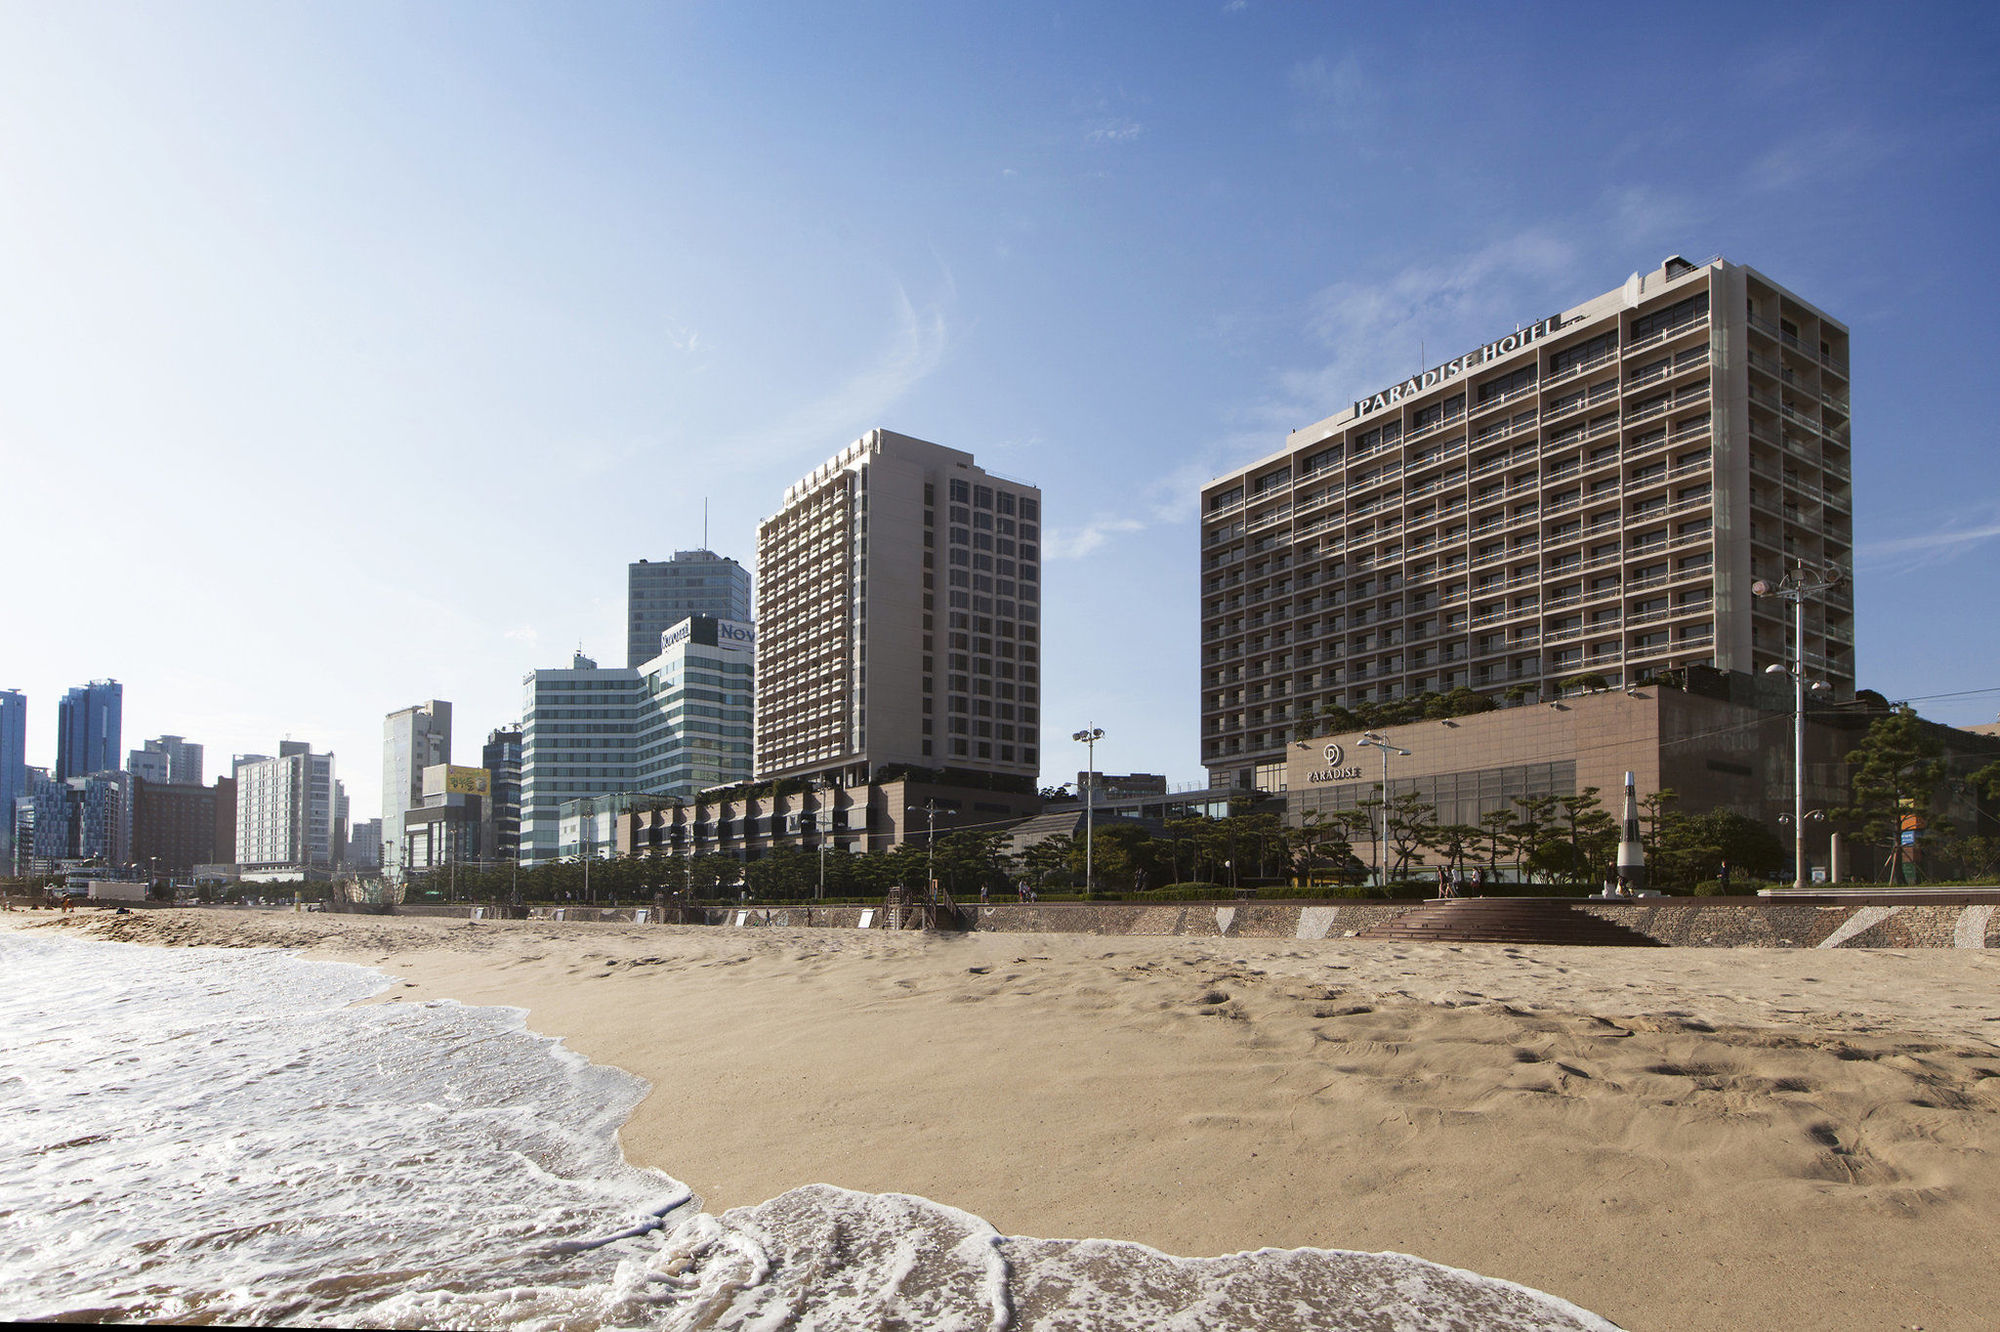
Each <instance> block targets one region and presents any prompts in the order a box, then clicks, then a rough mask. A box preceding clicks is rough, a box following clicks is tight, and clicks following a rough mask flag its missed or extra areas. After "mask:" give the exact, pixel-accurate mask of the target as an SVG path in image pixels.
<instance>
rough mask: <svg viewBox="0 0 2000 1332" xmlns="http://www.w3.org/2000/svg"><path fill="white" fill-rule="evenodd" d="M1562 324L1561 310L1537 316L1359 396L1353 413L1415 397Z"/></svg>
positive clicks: (1388, 405) (1365, 413) (1524, 344)
mask: <svg viewBox="0 0 2000 1332" xmlns="http://www.w3.org/2000/svg"><path fill="white" fill-rule="evenodd" d="M1562 326H1563V318H1562V316H1561V315H1559V314H1556V315H1550V316H1549V317H1548V318H1547V319H1538V320H1536V321H1535V322H1534V323H1532V324H1530V325H1528V326H1527V327H1526V328H1524V329H1522V330H1521V331H1520V332H1518V333H1509V334H1508V335H1507V336H1506V337H1504V338H1501V339H1499V340H1498V341H1495V342H1489V343H1487V344H1486V345H1485V346H1484V347H1481V348H1479V349H1478V350H1477V351H1469V352H1467V353H1466V354H1465V355H1463V356H1459V357H1455V358H1453V359H1452V360H1449V361H1446V362H1445V363H1444V364H1443V365H1440V366H1438V367H1436V368H1435V369H1431V370H1426V371H1424V372H1423V373H1422V374H1420V375H1412V376H1411V377H1410V378H1408V379H1406V380H1404V381H1403V382H1402V383H1400V384H1395V385H1392V386H1390V387H1389V388H1386V389H1383V390H1382V391H1381V392H1380V393H1377V394H1376V395H1375V396H1374V397H1372V398H1357V399H1356V400H1355V403H1354V414H1355V416H1357V417H1361V416H1366V415H1368V414H1369V413H1370V412H1379V411H1381V410H1382V409H1383V408H1384V407H1391V406H1394V405H1395V404H1396V403H1399V402H1401V401H1402V400H1403V399H1405V398H1414V397H1416V396H1417V395H1418V394H1419V393H1427V392H1429V391H1430V390H1431V389H1434V388H1436V387H1437V386H1438V385H1439V384H1442V383H1444V382H1445V381H1446V380H1447V379H1455V378H1457V377H1458V376H1459V375H1462V374H1464V373H1465V372H1466V371H1468V370H1473V369H1477V368H1478V367H1479V366H1482V365H1484V364H1486V363H1487V362H1488V361H1497V360H1499V359H1500V358H1501V357H1503V356H1506V355H1509V354H1510V353H1513V352H1517V351H1519V350H1521V348H1523V347H1525V346H1527V345H1528V344H1529V343H1531V342H1539V341H1540V340H1541V339H1543V338H1545V337H1547V336H1548V335H1549V334H1551V333H1553V332H1555V331H1556V330H1557V329H1559V328H1561V327H1562Z"/></svg>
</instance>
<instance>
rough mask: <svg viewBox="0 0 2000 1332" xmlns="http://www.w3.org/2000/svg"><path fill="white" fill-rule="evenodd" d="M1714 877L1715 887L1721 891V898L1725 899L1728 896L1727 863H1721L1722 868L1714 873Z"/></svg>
mask: <svg viewBox="0 0 2000 1332" xmlns="http://www.w3.org/2000/svg"><path fill="white" fill-rule="evenodd" d="M1715 877H1716V881H1717V882H1716V886H1717V887H1719V888H1721V889H1722V896H1724V897H1727V896H1729V862H1728V861H1726V860H1725V861H1723V862H1722V868H1721V869H1719V870H1717V871H1716V874H1715Z"/></svg>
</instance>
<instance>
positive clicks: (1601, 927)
mask: <svg viewBox="0 0 2000 1332" xmlns="http://www.w3.org/2000/svg"><path fill="white" fill-rule="evenodd" d="M1355 938H1357V939H1385V940H1395V941H1400V942H1404V943H1526V944H1571V945H1581V946H1589V947H1601V948H1660V947H1664V946H1665V945H1663V944H1661V943H1660V941H1659V940H1657V939H1653V938H1649V937H1647V936H1646V935H1643V934H1641V933H1639V932H1638V931H1637V930H1633V929H1628V928H1627V927H1625V926H1623V925H1620V924H1618V923H1617V922H1615V921H1610V920H1606V919H1604V918H1603V917H1602V916H1597V915H1593V914H1591V913H1590V912H1588V911H1579V910H1577V909H1576V908H1575V906H1574V905H1573V904H1572V903H1570V902H1568V901H1565V900H1562V899H1560V898H1555V899H1551V898H1519V897H1511V898H1510V897H1460V898H1447V899H1445V900H1444V901H1440V902H1432V903H1429V904H1427V905H1424V906H1421V907H1418V908H1417V909H1416V910H1414V911H1407V912H1404V913H1403V914H1402V915H1400V916H1397V917H1396V918H1394V919H1393V920H1387V921H1384V922H1382V923H1381V924H1379V925H1375V926H1372V927H1370V928H1368V929H1365V930H1362V931H1361V932H1360V933H1358V934H1357V935H1355Z"/></svg>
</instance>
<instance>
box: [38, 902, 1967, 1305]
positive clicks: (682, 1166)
mask: <svg viewBox="0 0 2000 1332" xmlns="http://www.w3.org/2000/svg"><path fill="white" fill-rule="evenodd" d="M36 919H37V917H36V916H35V915H32V914H21V915H12V916H5V917H0V924H4V925H9V926H16V927H19V926H24V925H27V924H29V923H30V922H31V921H36ZM51 919H52V917H50V916H48V915H46V914H43V915H41V916H40V917H39V920H40V922H47V921H49V920H51ZM59 927H60V928H74V929H84V930H88V931H90V932H92V933H94V934H97V935H99V936H100V937H108V938H121V939H128V940H131V941H134V942H143V943H156V944H220V945H226V946H238V947H257V946H275V947H295V948H300V949H302V950H304V951H306V952H308V953H310V954H313V955H316V956H324V957H331V958H338V959H341V960H345V961H352V962H358V963H362V964H365V965H369V966H374V967H379V968H380V969H382V970H384V971H385V972H388V973H390V974H392V975H394V976H397V977H399V978H400V980H401V982H402V983H401V984H400V985H399V986H398V987H397V988H395V989H394V990H392V991H390V992H389V993H388V994H387V995H385V996H384V997H383V1001H385V1002H398V1001H401V1002H409V1001H427V1000H434V999H445V998H449V999H455V1000H458V1001H460V1002H463V1003H469V1004H509V1005H514V1006H518V1007H521V1008H525V1009H527V1010H528V1014H529V1018H528V1021H529V1025H530V1026H531V1027H533V1028H534V1029H535V1030H537V1031H541V1032H545V1033H548V1034H550V1035H557V1036H561V1037H563V1038H564V1039H565V1040H566V1041H567V1042H568V1043H569V1044H570V1046H571V1047H572V1048H574V1049H576V1050H578V1051H579V1052H581V1053H583V1054H585V1055H587V1056H588V1057H589V1058H591V1059H593V1060H597V1061H599V1062H602V1063H608V1064H615V1065H617V1066H619V1067H622V1068H625V1069H628V1070H630V1071H632V1072H634V1073H637V1074H639V1075H640V1076H642V1077H645V1078H647V1079H648V1080H650V1081H651V1082H652V1083H653V1085H654V1088H655V1090H654V1092H653V1093H652V1094H651V1095H650V1096H649V1097H648V1098H647V1099H646V1101H645V1102H644V1103H643V1104H642V1105H641V1106H640V1108H639V1110H638V1111H637V1112H636V1113H635V1115H634V1116H633V1118H632V1121H631V1122H630V1123H629V1124H628V1125H627V1127H626V1129H625V1131H624V1135H623V1141H624V1146H625V1150H626V1154H627V1155H628V1156H629V1157H630V1158H631V1159H632V1160H634V1161H635V1162H637V1163H640V1164H643V1165H653V1166H658V1167H659V1168H661V1169H663V1170H665V1171H667V1172H668V1173H670V1174H672V1175H674V1176H676V1177H678V1178H680V1179H683V1180H685V1181H687V1183H688V1184H689V1185H691V1186H692V1187H693V1188H694V1189H695V1190H696V1191H697V1192H698V1193H700V1194H701V1195H702V1196H703V1198H704V1199H705V1200H706V1202H707V1205H708V1207H709V1208H710V1210H716V1211H719V1210H721V1209H723V1208H727V1207H734V1206H739V1205H745V1204H752V1203H758V1202H762V1201H764V1200H766V1199H769V1198H772V1197H774V1196H776V1195H777V1194H780V1193H783V1192H785V1191H786V1190H788V1189H791V1188H795V1187H797V1186H800V1185H803V1184H808V1183H813V1182H826V1183H832V1184H837V1185H841V1186H844V1187H848V1188H853V1189H859V1190H865V1191H869V1192H905V1193H916V1194H921V1195H923V1196H926V1197H930V1198H934V1199H937V1200H939V1201H941V1202H946V1203H949V1204H951V1205H953V1206H955V1207H960V1208H963V1209H965V1210H967V1211H970V1212H973V1213H976V1214H978V1215H980V1216H983V1217H985V1218H986V1219H988V1220H989V1221H991V1222H992V1223H993V1224H994V1225H995V1226H997V1227H998V1228H999V1229H1000V1230H1001V1231H1002V1232H1005V1233H1010V1234H1021V1235H1038V1236H1045V1237H1068V1236H1101V1237H1108V1238H1116V1239H1128V1240H1138V1241H1141V1242H1143V1243H1146V1244H1151V1245H1154V1246H1156V1247H1158V1248H1161V1249H1164V1250H1166V1251H1168V1252H1172V1253H1180V1254H1189V1255H1206V1254H1220V1253H1226V1252H1231V1251H1235V1250H1240V1249H1249V1248H1257V1247H1262V1246H1277V1247H1294V1246H1307V1245H1309V1246H1317V1247H1327V1248H1345V1249H1361V1250H1395V1251H1400V1252H1404V1253H1411V1254H1416V1255H1418V1256H1420V1257H1424V1258H1428V1259H1431V1260H1433V1261H1436V1262H1441V1263H1446V1264H1450V1265H1453V1266H1458V1267H1465V1268H1470V1269H1471V1270H1473V1271H1476V1272H1480V1273H1483V1274H1485V1275H1488V1276H1496V1277H1503V1278H1506V1279H1508V1280H1511V1281H1517V1282H1520V1283H1522V1284H1525V1285H1529V1286H1533V1287H1536V1288H1538V1289H1541V1290H1546V1291H1549V1292H1551V1293H1553V1294H1556V1295H1560V1296H1562V1297H1564V1298H1565V1299H1569V1300H1572V1301H1574V1302H1576V1303H1577V1304H1580V1305H1582V1306H1584V1307H1585V1308H1588V1309H1593V1310H1595V1311H1596V1312H1598V1313H1600V1314H1602V1315H1604V1316H1605V1317H1607V1318H1610V1319H1612V1320H1614V1321H1615V1322H1617V1323H1619V1324H1621V1325H1623V1326H1625V1327H1628V1328H1635V1329H1638V1328H1646V1329H1655V1328H1658V1329H1666V1328H1676V1329H1678V1328H1687V1329H1694V1328H1714V1329H1724V1328H1729V1329H1736V1328H1744V1327H1759V1328H1801V1329H1804V1328H1816V1329H1817V1328H1824V1329H1863V1328H1867V1329H1875V1328H1925V1329H1929V1330H1930V1332H1940V1330H1941V1329H1955V1328H1967V1329H1970V1328H1987V1327H1991V1326H1992V1325H1993V1313H1992V1310H1993V1309H1994V1307H1996V1305H2000V1272H1996V1270H1995V1267H1994V1264H1993V1263H1992V1260H1991V1255H1992V1254H1993V1253H1994V1252H1996V1251H2000V1156H1996V1154H1995V1152H1994V1148H1995V1146H1996V1145H2000V1135H1996V1133H1995V1123H1996V1121H1995V1112H1996V1110H2000V993H1996V981H2000V956H1995V955H1994V954H1991V953H1987V952H1984V951H1976V950H1964V951H1954V950H1944V949H1936V950H1922V951H1880V952H1871V951H1860V950H1840V951H1831V952H1827V951H1813V950H1783V951H1778V950H1772V951H1758V950H1746V949H1727V950H1723V949H1716V950H1709V949H1602V950H1597V949H1576V948H1536V947H1524V948H1514V947H1500V946H1465V947H1445V946H1408V945H1396V944H1383V943H1370V942H1362V941H1356V940H1328V941H1315V942H1301V941H1296V940H1234V939H1186V938H1175V939H1165V938H1143V937H1119V938H1101V937H1092V936H1078V935H971V936H930V937H925V936H920V935H915V934H904V935H891V934H881V933H874V932H861V931H838V930H803V929H755V930H732V929H726V928H698V927H688V928H682V927H641V926H622V925H590V924H562V925H558V924H549V923H541V922H518V923H511V922H510V923H487V922H479V923H471V922H464V921H442V920H430V919H418V918H407V917H349V916H331V915H293V914H283V913H264V912H237V911H216V910H209V911H154V912H146V913H143V914H134V915H129V916H122V917H114V916H105V915H99V914H96V913H88V914H83V915H78V916H74V917H71V918H69V919H68V920H67V921H65V922H62V924H61V925H60V926H59Z"/></svg>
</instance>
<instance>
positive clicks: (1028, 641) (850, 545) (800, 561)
mask: <svg viewBox="0 0 2000 1332" xmlns="http://www.w3.org/2000/svg"><path fill="white" fill-rule="evenodd" d="M1041 518H1042V495H1041V491H1040V490H1038V489H1037V488H1036V487H1034V486H1030V485H1026V484H1024V483H1022V482H1019V481H1010V480H1007V479H1005V478H1002V477H997V476H994V475H991V474H990V473H988V472H986V471H985V470H984V469H982V468H981V467H979V466H978V465H977V464H976V463H974V462H973V460H972V455H971V454H969V453H962V452H960V451H959V450H957V449H948V448H944V447H941V446H940V445H936V444H929V443H926V442H924V441H923V440H920V439H912V438H910V437H909V436H907V435H898V434H896V433H894V432H893V431H888V430H871V431H869V432H868V434H866V435H864V436H863V437H862V438H860V439H858V440H856V441H855V442H854V443H852V444H850V445H848V446H847V447H846V448H844V449H842V450H841V451H840V452H839V453H838V454H836V455H835V456H834V457H832V458H830V459H828V460H827V461H826V462H825V463H823V464H822V465H820V466H819V467H818V468H816V469H814V471H813V472H812V474H811V475H809V476H807V477H805V478H804V479H802V480H800V481H798V482H797V483H795V484H794V485H792V486H791V487H790V488H789V489H787V490H786V491H785V499H784V506H783V507H782V508H781V509H779V511H778V512H777V513H776V514H774V515H772V516H771V517H769V518H767V519H765V520H764V521H763V522H762V523H761V524H759V525H758V528H757V630H758V640H757V740H756V771H757V776H758V777H759V778H760V779H765V778H773V777H789V776H814V777H817V776H820V775H822V774H824V775H826V776H830V777H834V778H836V779H837V780H839V781H840V783H841V784H842V785H845V786H854V785H858V784H861V783H865V782H867V781H869V780H870V779H871V778H872V777H873V776H874V775H875V774H876V772H877V771H878V770H879V769H881V768H882V767H885V766H890V767H895V766H911V767H918V768H931V769H945V770H956V771H957V772H960V773H979V774H984V775H988V776H999V777H1011V778H1015V779H1017V780H1018V782H1024V783H1026V784H1027V785H1026V786H1025V788H1024V789H1027V790H1030V791H1032V790H1033V783H1034V781H1035V778H1036V775H1037V773H1038V772H1039V770H1040V766H1041V754H1040V748H1041V746H1040V739H1039V737H1040V730H1041V621H1042V617H1041V600H1042V598H1041Z"/></svg>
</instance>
